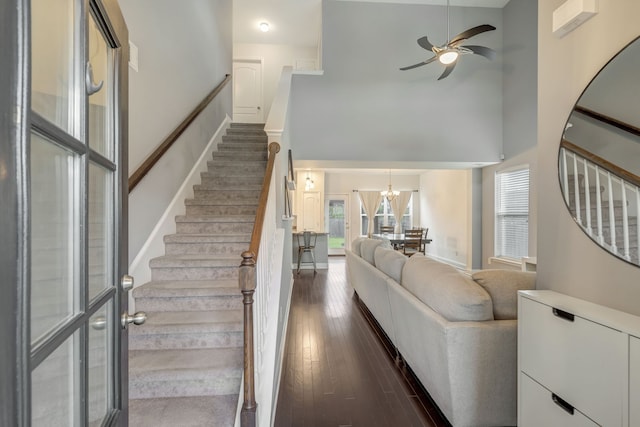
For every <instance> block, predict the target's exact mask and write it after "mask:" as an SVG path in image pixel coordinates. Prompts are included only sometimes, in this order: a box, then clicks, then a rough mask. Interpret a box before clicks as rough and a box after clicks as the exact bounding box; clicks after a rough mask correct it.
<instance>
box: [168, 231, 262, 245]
mask: <svg viewBox="0 0 640 427" xmlns="http://www.w3.org/2000/svg"><path fill="white" fill-rule="evenodd" d="M250 241H251V233H228V234H226V233H216V234H204V233H194V234H184V233H176V234H167V235H166V236H164V242H165V243H248V242H250Z"/></svg>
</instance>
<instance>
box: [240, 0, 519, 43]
mask: <svg viewBox="0 0 640 427" xmlns="http://www.w3.org/2000/svg"><path fill="white" fill-rule="evenodd" d="M340 1H369V2H372V3H399V4H429V5H446V4H447V2H446V0H340ZM508 2H509V0H451V6H464V7H497V8H501V7H504V5H505V4H507V3H508ZM321 4H322V1H321V0H234V1H233V41H234V43H268V44H286V45H292V46H307V47H316V46H318V40H319V37H320V25H321ZM261 22H268V23H269V25H270V26H271V31H269V32H268V33H263V32H261V31H260V29H259V28H258V25H259V24H260V23H261Z"/></svg>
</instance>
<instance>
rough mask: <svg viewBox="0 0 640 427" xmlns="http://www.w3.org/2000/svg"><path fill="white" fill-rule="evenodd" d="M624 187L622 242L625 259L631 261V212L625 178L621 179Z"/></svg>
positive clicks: (621, 186) (621, 184)
mask: <svg viewBox="0 0 640 427" xmlns="http://www.w3.org/2000/svg"><path fill="white" fill-rule="evenodd" d="M620 188H621V189H622V242H623V245H624V259H626V260H627V261H629V260H630V259H631V257H630V256H629V212H628V209H627V185H626V183H625V181H624V179H620Z"/></svg>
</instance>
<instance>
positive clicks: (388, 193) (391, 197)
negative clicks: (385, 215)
mask: <svg viewBox="0 0 640 427" xmlns="http://www.w3.org/2000/svg"><path fill="white" fill-rule="evenodd" d="M380 195H382V197H384V198H386V199H387V201H389V202H391V201H393V200H394V199H395V198H396V197H398V196H399V195H400V192H399V191H397V190H392V189H391V169H389V189H388V190H387V191H381V192H380Z"/></svg>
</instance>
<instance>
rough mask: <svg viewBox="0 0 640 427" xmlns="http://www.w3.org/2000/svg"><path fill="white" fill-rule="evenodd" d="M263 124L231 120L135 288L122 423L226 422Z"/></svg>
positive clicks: (237, 378) (235, 380)
mask: <svg viewBox="0 0 640 427" xmlns="http://www.w3.org/2000/svg"><path fill="white" fill-rule="evenodd" d="M266 161H267V136H266V134H265V132H264V130H263V125H256V124H237V123H233V124H231V127H230V128H229V129H228V130H227V133H226V135H225V136H223V137H222V143H221V144H219V145H218V149H217V151H216V152H214V153H213V156H212V160H211V161H209V162H208V164H207V165H208V170H207V172H204V173H203V174H202V175H201V183H200V184H199V185H195V186H194V197H193V199H187V200H185V206H186V214H185V215H182V216H178V217H176V231H177V232H176V234H173V235H169V236H165V237H164V242H165V255H164V256H161V257H158V258H155V259H153V260H151V262H150V267H151V278H152V280H151V282H149V283H145V284H144V285H142V286H140V287H137V288H135V289H134V290H133V296H134V298H135V301H136V310H137V311H145V312H146V313H147V321H146V322H145V324H144V325H140V326H135V327H132V328H131V329H130V330H129V399H130V400H129V424H130V425H132V426H136V427H144V426H153V427H161V426H177V425H179V426H215V427H217V426H233V424H234V421H235V414H236V405H237V402H238V395H239V392H240V382H241V378H242V365H243V352H242V345H243V330H242V326H243V325H242V296H241V294H240V291H239V290H238V266H239V265H240V261H241V257H240V254H241V253H242V252H243V251H245V250H247V249H248V247H249V241H250V238H251V231H252V229H253V223H254V219H255V214H256V210H257V206H258V199H259V197H260V189H261V187H262V181H263V178H264V173H265V169H266V163H267V162H266Z"/></svg>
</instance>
